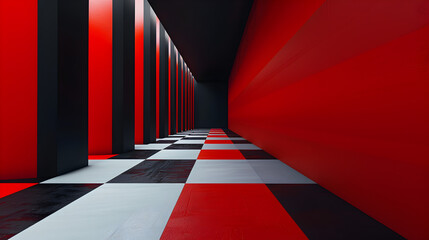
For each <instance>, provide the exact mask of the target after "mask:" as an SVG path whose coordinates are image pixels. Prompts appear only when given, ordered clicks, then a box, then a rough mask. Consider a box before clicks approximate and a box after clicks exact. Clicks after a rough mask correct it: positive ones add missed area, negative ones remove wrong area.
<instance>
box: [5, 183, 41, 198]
mask: <svg viewBox="0 0 429 240" xmlns="http://www.w3.org/2000/svg"><path fill="white" fill-rule="evenodd" d="M36 184H37V183H0V198H2V197H6V196H7V195H11V194H13V193H16V192H19V191H21V190H24V189H26V188H29V187H31V186H34V185H36Z"/></svg>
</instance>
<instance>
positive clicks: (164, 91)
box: [159, 24, 168, 138]
mask: <svg viewBox="0 0 429 240" xmlns="http://www.w3.org/2000/svg"><path fill="white" fill-rule="evenodd" d="M166 37H167V36H166V32H165V29H164V26H163V25H162V24H160V38H159V137H160V138H162V137H166V136H168V42H167V38H166Z"/></svg>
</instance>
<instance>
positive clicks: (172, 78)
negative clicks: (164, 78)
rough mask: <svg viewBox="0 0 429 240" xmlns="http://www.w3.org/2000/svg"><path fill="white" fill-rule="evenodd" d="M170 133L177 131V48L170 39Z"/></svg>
mask: <svg viewBox="0 0 429 240" xmlns="http://www.w3.org/2000/svg"><path fill="white" fill-rule="evenodd" d="M170 59H171V61H170V69H171V71H170V106H171V108H170V133H171V134H174V133H176V49H175V46H174V44H173V42H172V41H170Z"/></svg>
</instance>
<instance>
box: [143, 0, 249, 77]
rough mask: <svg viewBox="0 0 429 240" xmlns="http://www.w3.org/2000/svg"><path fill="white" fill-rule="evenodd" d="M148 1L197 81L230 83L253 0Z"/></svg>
mask: <svg viewBox="0 0 429 240" xmlns="http://www.w3.org/2000/svg"><path fill="white" fill-rule="evenodd" d="M149 1H150V3H151V4H152V6H153V8H154V10H155V12H156V13H157V15H158V17H159V19H160V20H161V22H162V23H163V24H164V27H165V29H166V30H167V32H168V33H169V34H170V36H171V38H172V39H173V40H174V43H175V44H176V46H177V48H178V49H180V51H181V53H182V55H183V57H184V58H185V60H186V62H187V64H188V66H189V68H190V69H191V70H192V73H193V74H194V76H195V78H196V80H197V81H224V82H227V81H228V77H229V74H230V71H231V68H232V65H233V63H234V59H235V55H236V52H237V49H238V46H239V44H240V41H241V36H242V34H243V31H244V28H245V25H246V21H247V17H248V15H249V12H250V9H251V7H252V3H253V1H252V0H212V1H207V0H205V1H202V0H181V1H177V0H162V1H160V0H149ZM190 36H192V37H190Z"/></svg>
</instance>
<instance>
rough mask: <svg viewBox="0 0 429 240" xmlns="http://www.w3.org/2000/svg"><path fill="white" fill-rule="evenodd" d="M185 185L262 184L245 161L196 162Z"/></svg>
mask: <svg viewBox="0 0 429 240" xmlns="http://www.w3.org/2000/svg"><path fill="white" fill-rule="evenodd" d="M187 183H262V180H261V178H260V177H259V176H258V175H257V174H256V172H255V171H254V170H253V168H252V167H251V166H250V164H249V163H248V161H246V160H201V161H200V160H197V162H196V163H195V165H194V167H193V169H192V171H191V174H190V175H189V177H188V181H187Z"/></svg>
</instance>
